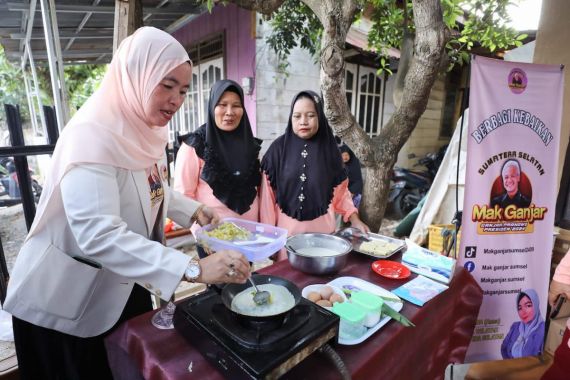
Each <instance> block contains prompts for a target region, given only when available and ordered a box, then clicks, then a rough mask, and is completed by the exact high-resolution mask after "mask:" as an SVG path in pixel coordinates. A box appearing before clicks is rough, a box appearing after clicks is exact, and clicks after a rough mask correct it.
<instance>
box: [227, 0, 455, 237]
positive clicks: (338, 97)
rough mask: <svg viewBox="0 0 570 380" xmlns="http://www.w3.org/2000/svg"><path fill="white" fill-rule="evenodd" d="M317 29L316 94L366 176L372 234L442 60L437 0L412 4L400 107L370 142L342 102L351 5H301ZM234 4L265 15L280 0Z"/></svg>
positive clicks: (330, 0) (324, 1)
mask: <svg viewBox="0 0 570 380" xmlns="http://www.w3.org/2000/svg"><path fill="white" fill-rule="evenodd" d="M301 1H303V2H304V3H305V4H307V5H308V6H309V7H310V8H311V10H312V11H313V12H314V13H315V15H317V17H318V18H319V20H320V21H321V23H322V24H323V27H324V31H323V38H322V41H321V46H322V48H321V58H320V61H321V73H320V79H321V91H322V93H323V102H324V109H325V115H326V116H327V119H328V120H329V124H330V125H331V127H332V128H333V129H334V131H335V133H336V134H337V135H338V136H339V137H340V138H342V139H343V140H344V141H345V142H347V144H348V145H349V146H350V147H351V148H352V150H353V151H354V153H355V154H356V156H357V157H358V158H359V159H360V162H361V163H362V166H363V171H364V175H365V177H366V180H365V184H364V192H363V196H362V203H361V205H360V215H361V217H362V219H363V220H364V222H366V223H367V224H368V225H369V226H370V228H371V229H372V230H373V231H377V230H378V229H379V228H380V225H381V223H382V218H383V217H384V212H385V210H386V201H387V197H388V192H389V190H390V171H391V170H392V168H393V167H394V164H395V162H396V159H397V158H398V153H399V152H400V149H401V148H402V146H403V145H404V143H405V142H406V141H407V140H408V138H409V137H410V135H411V133H412V131H413V130H414V128H415V127H416V125H417V123H418V120H419V118H420V116H421V115H422V114H423V113H424V111H425V109H426V106H427V102H428V98H429V94H430V91H431V88H432V86H433V84H434V82H435V79H436V76H437V74H438V71H439V67H440V62H441V60H442V57H443V56H444V48H445V43H446V40H447V31H446V29H445V26H444V23H443V14H442V10H441V4H440V0H412V4H413V10H414V24H415V27H416V36H415V44H414V55H413V58H412V60H411V63H410V68H409V72H408V75H407V76H406V79H405V82H404V90H403V93H402V100H401V104H400V105H399V106H398V107H397V108H396V110H395V112H394V114H393V115H392V117H391V118H390V120H389V121H388V122H387V124H386V125H385V126H384V127H383V128H382V131H381V132H380V134H379V135H378V136H376V137H374V138H370V137H369V136H368V135H367V134H366V132H364V129H362V128H361V127H359V126H358V123H357V122H356V119H355V117H354V116H353V115H352V114H351V112H350V109H349V107H348V103H347V101H346V94H345V87H344V63H345V62H344V56H343V51H344V48H345V41H346V34H347V33H348V29H349V28H350V26H351V24H352V22H353V21H354V16H355V14H356V12H357V10H358V4H359V2H358V1H357V0H301ZM233 2H234V3H236V4H238V5H240V6H242V7H245V8H248V9H251V10H256V11H258V12H261V13H263V14H267V15H268V14H271V13H272V12H273V11H275V10H276V9H277V8H278V7H279V6H280V5H281V4H282V2H283V1H281V0H266V1H263V0H234V1H233Z"/></svg>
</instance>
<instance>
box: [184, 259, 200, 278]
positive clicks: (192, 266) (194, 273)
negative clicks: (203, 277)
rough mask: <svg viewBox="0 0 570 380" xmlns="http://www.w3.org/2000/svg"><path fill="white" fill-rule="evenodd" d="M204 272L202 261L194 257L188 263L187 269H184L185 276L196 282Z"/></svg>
mask: <svg viewBox="0 0 570 380" xmlns="http://www.w3.org/2000/svg"><path fill="white" fill-rule="evenodd" d="M200 274H202V268H201V267H200V262H199V261H198V260H195V259H192V260H190V262H189V263H188V266H187V267H186V270H185V271H184V278H185V279H186V281H188V282H196V280H197V279H198V277H200Z"/></svg>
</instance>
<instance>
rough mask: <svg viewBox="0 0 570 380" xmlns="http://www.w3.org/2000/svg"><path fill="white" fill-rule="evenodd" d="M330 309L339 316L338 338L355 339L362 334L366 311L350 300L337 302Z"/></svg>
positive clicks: (364, 328)
mask: <svg viewBox="0 0 570 380" xmlns="http://www.w3.org/2000/svg"><path fill="white" fill-rule="evenodd" d="M332 311H333V313H335V314H336V315H338V316H339V317H340V326H339V333H338V335H339V338H341V339H357V338H360V337H361V336H362V335H364V333H365V332H366V327H365V326H364V318H365V317H366V313H365V312H364V310H362V309H361V308H360V307H359V306H357V305H355V304H352V303H350V302H343V303H340V302H337V303H335V304H334V305H333V308H332Z"/></svg>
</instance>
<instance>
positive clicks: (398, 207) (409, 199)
mask: <svg viewBox="0 0 570 380" xmlns="http://www.w3.org/2000/svg"><path fill="white" fill-rule="evenodd" d="M413 198H415V197H414V196H413V194H412V193H411V192H410V191H409V190H406V189H404V190H402V192H401V193H400V194H398V196H397V197H396V199H394V202H393V212H394V216H395V217H396V219H402V218H403V217H404V216H406V215H408V213H409V212H410V211H412V210H413V209H414V208H416V206H417V205H418V203H417V202H416V201H415V199H413Z"/></svg>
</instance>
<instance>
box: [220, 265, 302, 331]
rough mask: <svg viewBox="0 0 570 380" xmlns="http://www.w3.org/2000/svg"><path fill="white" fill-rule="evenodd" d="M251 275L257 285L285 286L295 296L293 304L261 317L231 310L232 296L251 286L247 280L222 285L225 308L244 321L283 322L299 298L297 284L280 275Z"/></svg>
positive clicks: (299, 293)
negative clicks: (282, 310)
mask: <svg viewBox="0 0 570 380" xmlns="http://www.w3.org/2000/svg"><path fill="white" fill-rule="evenodd" d="M252 276H253V281H254V282H255V284H256V285H258V286H259V285H262V284H273V285H281V286H284V287H285V288H287V290H289V291H290V292H291V294H292V295H293V297H294V298H295V304H294V305H293V306H292V307H291V308H290V309H288V310H286V311H284V312H282V313H279V314H275V315H269V316H263V317H254V316H251V315H245V314H241V313H237V312H235V311H233V310H232V300H233V298H234V297H235V296H236V295H237V294H239V293H241V292H242V291H244V290H245V289H247V288H250V287H251V283H250V282H249V281H248V282H246V283H245V284H227V285H226V286H224V288H223V289H222V294H221V295H222V302H223V303H224V305H225V306H226V308H228V310H230V311H231V312H232V313H233V314H234V315H236V316H237V317H238V318H239V319H241V320H243V321H245V322H246V323H249V322H253V323H255V322H262V323H265V322H268V323H272V324H273V323H275V324H280V323H281V322H283V320H284V319H285V317H286V316H287V314H288V313H289V311H291V309H293V308H294V307H295V306H297V304H298V303H299V301H300V300H301V291H300V290H299V288H298V287H297V285H295V284H293V283H292V282H291V281H288V280H286V279H284V278H281V277H276V276H267V275H260V274H254V275H252Z"/></svg>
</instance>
